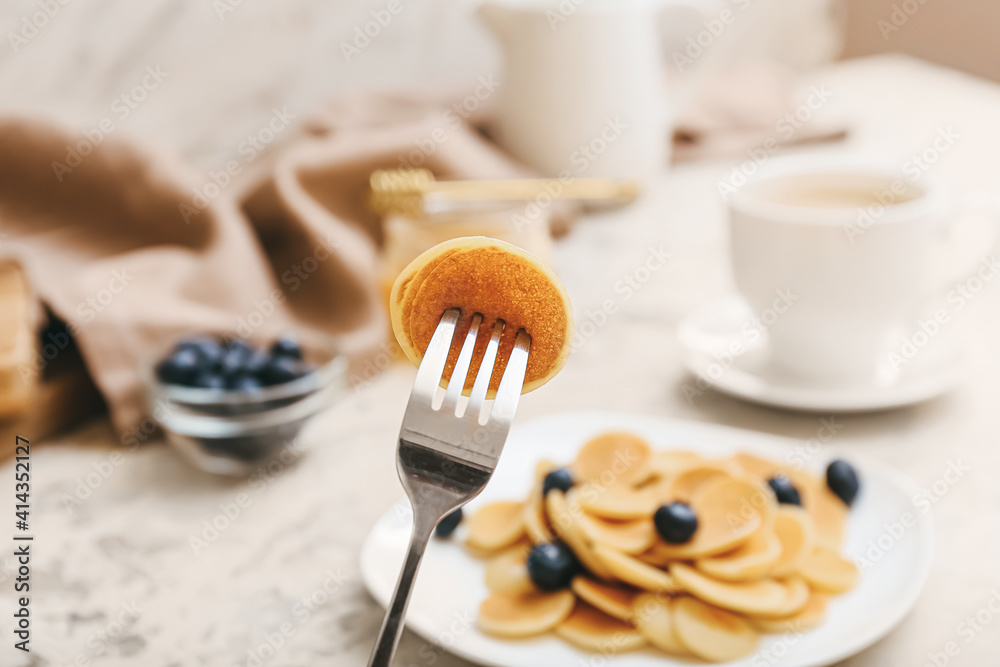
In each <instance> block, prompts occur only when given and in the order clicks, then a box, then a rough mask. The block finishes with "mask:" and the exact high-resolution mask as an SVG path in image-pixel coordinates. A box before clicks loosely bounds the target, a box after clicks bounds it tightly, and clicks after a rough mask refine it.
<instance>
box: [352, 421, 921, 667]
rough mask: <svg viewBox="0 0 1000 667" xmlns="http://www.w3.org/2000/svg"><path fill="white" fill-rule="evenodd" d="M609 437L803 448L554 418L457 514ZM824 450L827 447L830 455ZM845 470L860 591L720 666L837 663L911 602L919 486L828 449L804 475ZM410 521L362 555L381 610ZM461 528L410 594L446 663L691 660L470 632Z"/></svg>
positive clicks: (769, 451)
mask: <svg viewBox="0 0 1000 667" xmlns="http://www.w3.org/2000/svg"><path fill="white" fill-rule="evenodd" d="M609 430H627V431H632V432H635V433H638V434H639V435H641V436H643V437H644V438H646V439H647V440H648V441H649V443H650V444H651V445H652V446H653V448H654V449H674V448H680V449H693V450H696V451H699V452H701V453H703V454H705V455H707V456H726V455H729V454H732V453H734V452H736V451H747V452H754V453H757V454H759V455H761V456H766V457H769V458H771V459H774V460H776V461H784V460H787V458H786V457H788V456H789V455H791V454H793V453H794V452H795V451H796V450H795V448H796V447H801V446H802V443H801V442H800V441H798V440H792V439H790V438H782V437H778V436H773V435H769V434H764V433H757V432H754V431H744V430H741V429H734V428H729V427H725V426H717V425H714V424H701V423H695V422H686V421H677V420H671V419H664V418H661V417H646V416H639V415H628V414H620V413H612V412H598V411H587V412H569V413H562V414H556V415H551V416H549V417H545V418H543V419H538V420H536V421H533V422H530V423H527V424H523V425H521V424H518V425H516V426H514V428H513V430H512V431H511V434H510V438H509V439H508V441H507V445H506V446H505V447H504V452H503V456H501V457H500V463H499V465H498V466H497V469H496V473H495V474H494V475H493V478H492V479H491V480H490V482H489V484H487V485H486V489H485V490H484V491H483V493H482V494H481V495H480V496H479V497H478V498H475V499H473V500H472V502H470V503H469V505H468V507H467V508H466V509H467V510H468V511H469V512H473V511H475V508H477V507H480V506H482V505H484V504H487V503H490V502H494V501H497V500H510V499H514V498H522V497H524V496H525V495H526V494H527V492H528V489H529V487H530V486H531V480H532V474H533V472H532V471H534V469H535V464H536V463H537V462H538V461H539V460H540V459H551V460H553V461H558V462H568V461H571V460H573V458H574V457H575V456H576V452H577V450H578V449H579V448H580V446H581V445H583V443H585V442H586V441H587V440H588V439H590V438H591V437H593V436H595V435H597V434H599V433H602V432H605V431H609ZM827 447H828V449H827ZM838 456H841V457H843V458H845V459H848V460H850V461H851V463H852V464H853V465H854V467H855V468H856V469H857V470H858V475H859V477H860V478H861V480H862V487H861V493H860V494H859V495H858V498H857V500H856V501H855V502H854V504H853V506H852V508H851V512H850V515H849V517H848V523H847V533H846V541H845V544H844V554H845V555H846V556H847V557H848V558H851V559H853V560H855V561H856V562H857V563H858V565H859V567H861V570H862V571H861V578H860V580H859V583H858V585H857V586H856V587H855V588H854V589H853V590H851V591H850V592H848V593H845V594H843V595H838V596H836V597H833V598H831V600H830V605H829V608H828V615H827V618H826V619H825V620H824V622H823V623H822V624H821V625H820V626H819V627H817V628H816V629H814V630H810V631H809V632H806V633H804V634H801V635H766V636H764V637H763V638H762V640H761V643H760V646H759V647H758V649H757V651H756V652H755V654H754V655H752V656H747V657H746V658H743V659H741V660H737V661H734V662H728V663H725V664H726V666H727V667H758V666H759V665H767V666H768V667H821V666H825V665H832V664H834V663H837V662H840V661H842V660H846V659H847V658H849V657H850V656H852V655H854V654H856V653H858V652H859V651H862V650H864V649H865V648H867V647H868V646H870V645H871V644H873V643H874V642H876V641H878V640H879V639H880V638H882V637H883V636H884V635H885V634H886V633H887V632H889V631H890V630H891V629H892V628H893V627H895V626H896V624H898V623H899V622H900V621H901V620H902V619H903V617H904V616H905V615H906V613H907V612H908V611H909V610H910V608H911V607H912V606H913V605H914V604H915V603H916V601H917V597H918V596H919V594H920V590H921V589H922V588H923V585H924V581H925V580H926V579H927V575H928V573H929V571H930V566H931V561H932V555H933V553H932V552H933V528H932V525H931V516H930V514H929V513H924V512H914V511H913V503H912V501H911V498H913V495H914V494H915V493H918V492H919V489H918V488H917V486H916V485H915V484H914V483H913V482H912V481H910V480H909V479H907V478H906V477H904V476H902V475H900V474H899V473H897V472H895V471H893V470H891V469H889V468H887V467H886V466H884V465H882V464H880V463H878V462H876V461H871V460H868V459H867V458H865V457H863V456H861V455H858V454H857V453H855V452H851V453H849V454H844V453H841V452H838V451H837V448H836V447H834V446H830V445H827V446H826V447H825V448H824V451H823V453H822V455H821V456H813V457H812V458H811V459H809V460H808V461H807V462H806V463H805V465H806V467H807V468H809V469H811V470H814V471H816V472H822V471H823V469H824V468H825V466H826V465H827V463H828V462H829V460H830V459H831V458H837V457H838ZM906 513H910V514H914V515H915V519H916V522H915V523H914V524H913V525H912V526H911V527H909V528H907V529H906V530H905V531H903V532H902V533H900V534H899V535H898V537H895V534H894V535H893V539H894V540H895V541H894V542H892V543H891V548H884V549H882V550H880V551H878V553H877V554H875V555H872V551H871V550H872V549H873V548H876V547H874V546H873V545H876V544H878V545H882V544H883V542H884V541H885V540H886V539H888V537H889V535H888V534H887V533H886V530H887V528H886V526H889V525H892V524H894V523H896V522H898V521H899V517H900V516H901V515H904V514H906ZM410 521H411V514H410V508H409V503H407V502H406V500H405V499H403V500H400V501H399V502H398V503H397V504H396V505H394V506H393V507H391V508H389V509H388V510H387V511H386V512H385V514H383V515H382V517H381V518H379V520H378V521H377V522H376V524H375V525H374V526H373V527H372V531H371V532H370V533H369V534H368V538H367V539H366V540H365V543H364V546H363V547H362V549H361V558H360V560H361V577H362V579H363V581H364V584H365V587H366V588H367V589H368V591H369V592H370V593H371V594H372V597H374V598H375V600H377V601H378V602H379V604H381V605H382V606H383V607H384V606H385V605H386V603H387V602H388V600H389V597H390V596H391V595H392V591H393V588H394V587H395V585H396V579H397V577H398V576H399V569H400V567H402V563H403V557H404V556H405V554H406V550H407V544H408V542H409V534H410ZM464 531H465V527H464V526H462V525H459V527H458V530H457V532H456V533H455V535H453V536H452V538H451V539H448V540H440V539H432V540H431V543H430V545H429V546H428V548H427V552H426V554H425V556H424V562H423V564H422V565H421V568H420V574H419V576H418V577H417V581H416V583H415V585H414V590H413V595H412V598H411V600H410V606H409V610H408V612H407V615H406V627H407V628H409V629H410V630H411V631H413V632H416V633H417V634H418V635H420V636H421V637H423V638H424V639H426V640H427V641H429V642H431V643H433V644H436V645H438V646H441V647H442V648H444V649H445V650H447V651H448V652H450V653H453V654H455V655H457V656H459V657H461V658H465V659H466V660H470V661H472V662H474V663H477V664H480V665H489V666H490V667H563V666H564V665H565V666H569V665H573V666H577V665H603V666H604V667H694V666H695V665H699V664H700V665H704V664H705V663H702V662H698V661H691V660H686V659H684V658H677V657H671V656H668V655H666V654H664V653H660V652H657V651H655V650H653V649H649V648H647V649H643V650H640V651H635V652H630V653H621V654H618V655H593V654H588V653H585V652H583V651H581V650H579V649H577V648H575V647H573V646H572V645H570V644H568V643H566V642H564V641H562V640H561V639H559V638H557V637H555V636H554V635H552V634H547V635H543V636H540V637H535V638H532V639H523V640H518V641H504V640H501V639H497V638H495V637H490V636H488V635H485V634H483V633H481V632H479V630H478V629H477V628H476V616H477V612H478V609H479V603H480V602H482V600H483V599H484V598H485V597H486V596H487V595H488V594H489V593H488V591H487V589H486V584H485V582H484V581H483V577H484V570H485V566H486V564H485V562H484V561H482V560H479V559H476V558H474V557H473V556H471V555H470V554H469V552H468V551H467V550H466V549H465V547H463V546H462V541H463V539H464Z"/></svg>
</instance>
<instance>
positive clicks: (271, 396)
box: [143, 336, 347, 475]
mask: <svg viewBox="0 0 1000 667" xmlns="http://www.w3.org/2000/svg"><path fill="white" fill-rule="evenodd" d="M346 367H347V360H346V359H344V358H342V357H341V356H339V355H338V354H337V353H336V350H335V347H334V346H333V345H332V344H328V345H318V346H311V347H304V346H301V345H300V344H299V343H298V342H297V340H296V339H295V338H294V337H292V336H283V337H282V338H280V339H278V340H275V341H267V342H261V343H251V342H247V341H242V340H226V339H222V338H218V337H213V336H191V337H186V338H182V339H181V340H180V341H178V342H177V343H176V344H174V345H173V346H172V347H171V348H170V349H168V350H166V351H165V352H164V353H162V354H159V355H156V357H155V358H154V359H153V360H151V362H149V363H148V364H146V365H145V367H144V369H143V375H144V381H145V383H146V394H147V401H148V404H149V409H150V413H151V414H152V415H153V417H154V419H155V420H156V421H157V423H158V424H159V425H160V427H161V428H162V429H163V431H164V433H165V434H166V437H167V440H168V442H170V443H171V444H172V445H174V446H175V447H176V448H177V449H178V450H180V452H181V453H182V454H184V456H185V457H186V458H188V459H189V460H190V461H191V462H193V463H194V464H195V466H197V467H198V468H200V469H202V470H206V471H208V472H213V473H218V474H228V475H243V474H249V473H250V472H253V471H254V470H255V469H257V468H258V467H259V466H260V465H261V464H263V463H266V462H267V461H269V460H270V459H271V458H273V457H275V456H277V455H278V454H280V453H281V451H282V450H283V449H284V448H285V447H286V446H287V445H288V444H289V443H290V442H291V441H292V440H294V438H295V437H296V436H297V435H298V433H299V430H300V429H301V428H302V426H303V425H304V424H305V423H306V422H307V421H308V420H309V419H310V418H311V417H312V416H314V415H315V414H316V413H318V412H319V411H321V410H323V409H325V408H327V407H329V406H331V405H332V404H333V403H334V401H335V400H336V399H337V397H338V396H339V395H340V393H341V392H342V391H343V389H344V387H345V386H346V381H345V378H346Z"/></svg>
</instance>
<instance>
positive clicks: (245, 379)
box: [226, 373, 263, 393]
mask: <svg viewBox="0 0 1000 667" xmlns="http://www.w3.org/2000/svg"><path fill="white" fill-rule="evenodd" d="M262 386H263V385H262V384H261V383H260V380H258V379H257V378H256V377H254V376H253V375H246V374H242V373H241V374H239V375H234V376H232V377H229V378H226V389H235V390H237V391H244V392H247V393H253V392H255V391H259V390H260V388H261V387H262Z"/></svg>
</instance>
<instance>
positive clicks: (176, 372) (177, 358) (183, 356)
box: [156, 348, 201, 384]
mask: <svg viewBox="0 0 1000 667" xmlns="http://www.w3.org/2000/svg"><path fill="white" fill-rule="evenodd" d="M200 370H201V359H200V358H199V356H198V353H197V352H196V351H195V350H194V349H192V348H183V349H180V350H177V351H176V352H173V353H172V354H171V355H170V356H168V357H167V358H166V359H164V360H163V361H161V362H160V363H159V364H157V365H156V376H157V377H158V378H160V380H161V381H162V382H166V383H167V384H191V382H193V381H194V378H195V376H196V375H198V372H199V371H200Z"/></svg>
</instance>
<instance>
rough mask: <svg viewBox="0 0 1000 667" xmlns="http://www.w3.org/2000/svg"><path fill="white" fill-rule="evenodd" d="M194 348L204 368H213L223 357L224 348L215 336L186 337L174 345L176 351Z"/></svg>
mask: <svg viewBox="0 0 1000 667" xmlns="http://www.w3.org/2000/svg"><path fill="white" fill-rule="evenodd" d="M180 350H194V351H195V354H197V355H198V359H199V361H200V362H201V363H202V368H211V367H212V366H214V365H215V364H217V363H219V360H221V359H222V355H223V352H224V350H223V349H222V346H221V345H219V342H218V341H217V340H215V339H214V338H208V337H205V336H199V337H196V338H185V339H183V340H181V341H180V342H178V343H177V345H175V346H174V351H175V352H178V351H180Z"/></svg>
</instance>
